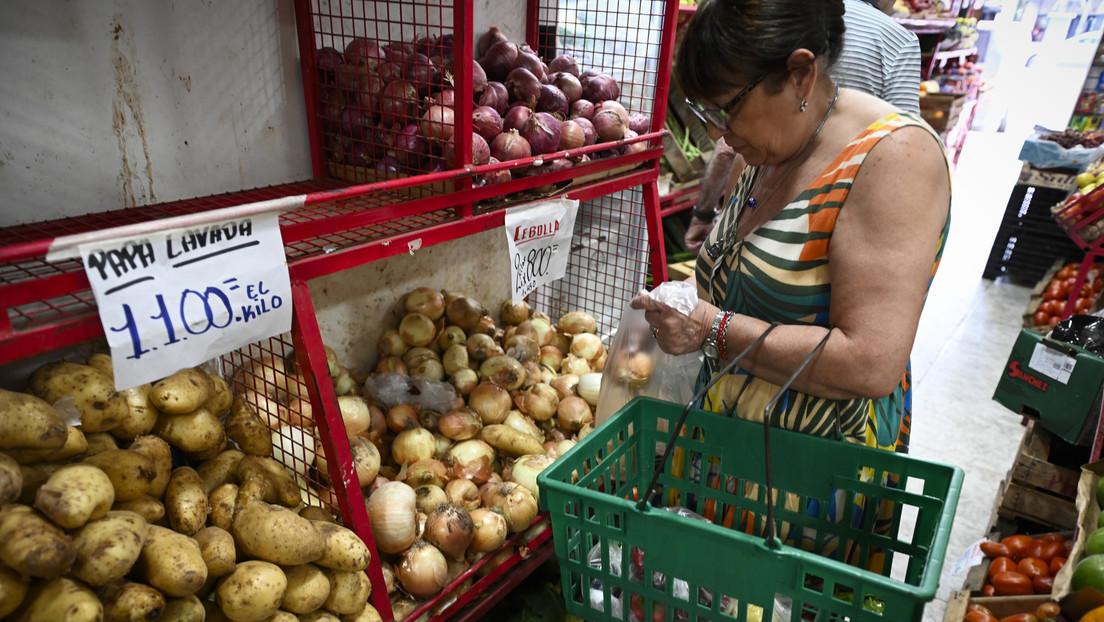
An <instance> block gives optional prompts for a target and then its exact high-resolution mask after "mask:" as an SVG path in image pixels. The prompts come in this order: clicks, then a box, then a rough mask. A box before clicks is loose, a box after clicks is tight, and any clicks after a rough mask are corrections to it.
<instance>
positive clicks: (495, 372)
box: [479, 355, 526, 391]
mask: <svg viewBox="0 0 1104 622" xmlns="http://www.w3.org/2000/svg"><path fill="white" fill-rule="evenodd" d="M479 375H480V376H481V377H483V378H484V379H487V380H490V381H491V382H493V383H495V384H497V385H498V386H500V387H502V388H504V389H506V390H508V391H513V390H514V389H517V388H520V387H521V385H522V384H523V383H524V382H525V378H526V372H525V368H524V367H522V365H521V363H519V362H518V360H517V359H515V358H513V357H509V356H506V355H498V356H492V357H491V358H489V359H487V360H485V361H483V363H482V364H481V365H480V366H479Z"/></svg>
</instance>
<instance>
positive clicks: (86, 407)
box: [28, 361, 130, 433]
mask: <svg viewBox="0 0 1104 622" xmlns="http://www.w3.org/2000/svg"><path fill="white" fill-rule="evenodd" d="M28 390H29V391H30V392H31V393H32V394H34V395H37V396H38V397H41V398H42V399H44V400H46V401H47V402H48V403H50V404H53V403H55V402H57V401H58V400H60V399H61V398H63V397H65V396H71V397H72V398H73V399H74V400H75V406H76V407H77V410H78V411H80V416H81V420H80V427H81V431H83V432H86V433H87V432H107V431H110V430H112V429H114V428H116V427H118V426H119V424H120V423H122V421H123V419H125V418H126V417H128V416H129V411H130V404H129V403H127V400H126V398H125V397H123V396H122V395H121V394H119V393H117V392H116V391H115V381H114V380H113V379H112V377H111V376H109V375H107V374H105V373H103V372H102V371H100V370H98V369H95V368H93V367H89V366H88V365H80V364H78V363H70V362H69V361H55V362H53V363H47V364H45V365H43V366H42V367H39V368H38V369H36V370H35V371H34V372H33V373H32V374H31V380H30V385H29V386H28Z"/></svg>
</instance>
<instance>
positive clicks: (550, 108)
mask: <svg viewBox="0 0 1104 622" xmlns="http://www.w3.org/2000/svg"><path fill="white" fill-rule="evenodd" d="M536 109H537V110H538V111H539V112H547V113H550V114H552V115H559V117H558V118H560V119H565V118H567V111H568V100H567V95H566V94H564V92H563V91H561V90H560V89H559V87H557V86H555V85H552V84H542V85H540V94H539V95H538V97H537V106H536Z"/></svg>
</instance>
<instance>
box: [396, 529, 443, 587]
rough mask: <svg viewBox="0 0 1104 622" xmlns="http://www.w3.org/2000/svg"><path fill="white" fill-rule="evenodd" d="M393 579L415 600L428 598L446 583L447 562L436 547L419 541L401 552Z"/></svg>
mask: <svg viewBox="0 0 1104 622" xmlns="http://www.w3.org/2000/svg"><path fill="white" fill-rule="evenodd" d="M395 577H396V578H397V579H398V580H399V583H401V584H402V586H403V588H405V589H406V591H407V592H410V594H411V596H414V597H415V598H429V597H430V596H433V595H434V594H436V593H438V592H440V591H441V589H442V588H444V587H445V583H447V582H448V562H447V561H446V560H445V556H444V554H443V553H441V551H440V550H438V549H437V547H435V546H433V545H432V544H430V543H428V542H426V541H424V540H419V541H417V542H415V543H414V545H413V546H411V547H410V548H409V549H407V550H406V551H404V552H403V554H402V561H400V562H399V566H398V568H396V569H395Z"/></svg>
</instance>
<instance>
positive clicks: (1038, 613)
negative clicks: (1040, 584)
mask: <svg viewBox="0 0 1104 622" xmlns="http://www.w3.org/2000/svg"><path fill="white" fill-rule="evenodd" d="M1060 613H1062V608H1061V607H1059V606H1058V603H1043V604H1041V605H1039V608H1038V609H1036V610H1035V617H1036V618H1039V622H1057V620H1058V614H1060Z"/></svg>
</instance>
